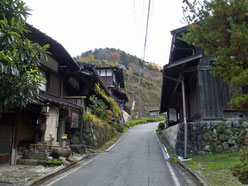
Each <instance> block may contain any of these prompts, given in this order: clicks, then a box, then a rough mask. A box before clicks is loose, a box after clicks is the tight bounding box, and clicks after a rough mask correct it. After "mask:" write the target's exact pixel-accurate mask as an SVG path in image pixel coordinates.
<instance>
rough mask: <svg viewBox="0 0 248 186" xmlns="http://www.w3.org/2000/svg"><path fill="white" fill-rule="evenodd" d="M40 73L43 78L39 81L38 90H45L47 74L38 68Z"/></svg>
mask: <svg viewBox="0 0 248 186" xmlns="http://www.w3.org/2000/svg"><path fill="white" fill-rule="evenodd" d="M40 73H41V75H42V76H43V78H44V80H42V81H41V83H40V86H39V88H40V90H43V91H45V92H46V91H47V76H46V73H45V71H43V70H40Z"/></svg>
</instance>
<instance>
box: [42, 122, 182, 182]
mask: <svg viewBox="0 0 248 186" xmlns="http://www.w3.org/2000/svg"><path fill="white" fill-rule="evenodd" d="M157 124H158V123H150V124H141V125H138V126H136V127H134V128H132V129H131V130H129V132H127V133H126V134H125V135H124V136H122V138H120V140H119V141H118V142H117V143H116V144H114V145H113V146H112V147H110V149H108V150H107V152H105V153H101V154H99V155H97V156H95V158H93V159H91V160H89V161H88V162H86V163H84V164H82V165H81V166H80V167H78V168H76V169H74V170H72V171H70V172H67V173H66V174H64V175H60V176H58V177H57V178H55V179H53V180H51V181H50V183H46V185H53V186H56V185H58V186H63V185H66V186H68V185H71V186H72V185H73V186H74V185H84V186H98V185H101V186H106V185H113V186H115V185H118V186H122V185H125V186H127V185H129V186H134V185H140V186H149V185H150V186H161V185H169V186H173V185H176V186H178V185H186V184H185V183H184V181H183V178H182V177H181V175H180V174H179V172H177V170H176V169H175V168H174V167H173V165H172V164H171V163H169V161H168V160H167V156H166V153H163V151H162V148H161V145H160V143H159V141H158V138H157V136H156V134H155V132H154V131H155V130H156V128H157Z"/></svg>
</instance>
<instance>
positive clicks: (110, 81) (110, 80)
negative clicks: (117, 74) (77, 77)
mask: <svg viewBox="0 0 248 186" xmlns="http://www.w3.org/2000/svg"><path fill="white" fill-rule="evenodd" d="M101 79H102V81H103V83H104V85H105V86H106V87H110V86H113V85H114V84H113V77H112V76H102V77H101Z"/></svg>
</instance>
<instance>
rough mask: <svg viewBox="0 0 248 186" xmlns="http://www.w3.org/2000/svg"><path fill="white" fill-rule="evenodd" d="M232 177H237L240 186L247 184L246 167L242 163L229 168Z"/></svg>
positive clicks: (247, 171) (247, 168)
mask: <svg viewBox="0 0 248 186" xmlns="http://www.w3.org/2000/svg"><path fill="white" fill-rule="evenodd" d="M230 169H231V172H232V175H233V176H235V177H237V178H238V180H239V181H240V182H241V183H242V184H248V176H247V175H248V166H247V165H244V164H242V163H240V164H236V165H234V166H232V167H231V168H230Z"/></svg>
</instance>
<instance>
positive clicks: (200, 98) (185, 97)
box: [160, 27, 248, 156]
mask: <svg viewBox="0 0 248 186" xmlns="http://www.w3.org/2000/svg"><path fill="white" fill-rule="evenodd" d="M185 32H187V27H182V28H179V29H176V30H173V31H171V34H172V43H171V51H170V58H169V63H168V64H167V65H165V66H164V68H163V83H162V95H161V103H160V113H164V112H166V113H167V117H168V123H167V124H168V126H173V125H174V126H173V127H171V128H168V129H166V131H167V133H166V134H165V136H166V138H167V140H168V141H169V143H170V145H171V146H172V147H173V148H174V149H175V150H176V153H177V154H178V155H182V154H184V156H186V154H187V151H188V152H189V151H190V152H193V153H194V152H203V153H204V152H205V151H207V152H210V151H212V150H213V151H215V152H216V151H218V150H219V149H228V148H229V147H230V148H233V149H232V150H236V149H237V148H238V146H239V145H240V144H239V142H238V141H236V142H237V144H236V145H234V144H233V143H232V144H228V142H227V141H219V142H218V143H219V145H218V147H215V146H214V144H213V145H212V144H211V141H212V140H210V141H206V139H205V138H204V139H203V136H204V135H203V134H204V133H205V132H207V129H212V130H214V131H215V132H216V131H217V130H216V129H213V127H217V126H218V125H219V124H220V123H225V124H226V126H228V127H229V130H230V128H231V127H232V126H233V125H236V126H239V125H240V123H239V121H240V120H244V119H246V118H247V116H248V115H247V113H246V112H238V111H236V110H232V109H231V108H230V107H229V106H228V102H229V100H230V99H231V96H232V93H231V88H230V86H229V85H228V84H227V83H226V82H225V81H224V80H223V79H222V78H221V77H214V76H213V75H212V74H211V71H210V69H209V66H211V65H212V62H213V60H214V58H213V57H209V56H206V55H205V54H204V51H203V50H202V49H200V48H195V47H194V46H191V45H188V44H187V43H186V42H184V41H182V40H181V39H180V38H179V37H180V36H181V35H182V33H185ZM183 105H185V109H184V108H183ZM184 111H185V114H184ZM232 123H233V124H232ZM242 134H244V133H242ZM216 135H217V134H216ZM218 135H220V134H218ZM220 138H221V137H218V138H217V137H216V138H215V140H219V139H220ZM230 138H231V137H230ZM227 139H228V138H227ZM187 140H188V142H187ZM222 143H224V144H222ZM208 147H209V148H208ZM187 148H188V150H186V149H187Z"/></svg>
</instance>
